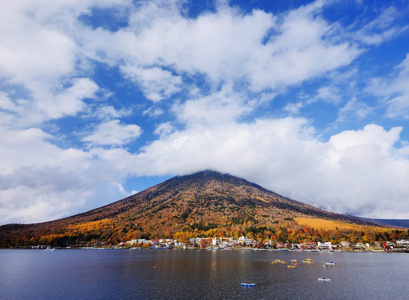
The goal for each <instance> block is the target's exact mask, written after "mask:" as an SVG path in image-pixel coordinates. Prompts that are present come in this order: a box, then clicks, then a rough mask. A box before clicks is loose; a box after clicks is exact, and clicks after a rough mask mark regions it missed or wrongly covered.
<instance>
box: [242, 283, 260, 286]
mask: <svg viewBox="0 0 409 300" xmlns="http://www.w3.org/2000/svg"><path fill="white" fill-rule="evenodd" d="M241 286H256V284H255V283H248V282H242V283H241Z"/></svg>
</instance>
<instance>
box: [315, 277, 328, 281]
mask: <svg viewBox="0 0 409 300" xmlns="http://www.w3.org/2000/svg"><path fill="white" fill-rule="evenodd" d="M318 281H331V279H329V278H324V277H318Z"/></svg>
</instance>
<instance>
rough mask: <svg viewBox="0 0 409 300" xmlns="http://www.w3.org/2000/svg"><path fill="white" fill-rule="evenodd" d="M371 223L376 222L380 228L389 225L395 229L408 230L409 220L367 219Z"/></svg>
mask: <svg viewBox="0 0 409 300" xmlns="http://www.w3.org/2000/svg"><path fill="white" fill-rule="evenodd" d="M368 220H370V221H371V222H374V223H375V222H377V223H379V224H380V225H382V226H385V225H389V226H394V227H397V228H407V229H409V220H405V219H368Z"/></svg>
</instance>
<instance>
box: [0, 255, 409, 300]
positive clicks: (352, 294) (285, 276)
mask: <svg viewBox="0 0 409 300" xmlns="http://www.w3.org/2000/svg"><path fill="white" fill-rule="evenodd" d="M276 258H278V259H281V260H286V261H290V260H291V259H297V261H298V262H299V266H298V267H297V268H291V269H289V268H288V267H287V265H281V264H271V262H272V261H273V260H274V259H276ZM305 258H311V259H312V260H313V263H312V264H305V263H302V262H301V261H302V260H303V259H305ZM326 261H334V262H336V266H335V267H331V268H329V269H326V268H323V265H324V263H325V262H326ZM322 276H325V277H326V278H331V281H330V282H318V280H317V277H322ZM408 280H409V255H408V254H404V253H395V254H392V253H316V252H301V253H299V252H297V253H296V252H261V251H206V250H196V251H194V250H56V251H54V252H50V251H42V250H0V299H409V285H408ZM244 281H249V282H254V283H256V286H255V287H249V288H246V287H242V286H241V285H240V283H241V282H244Z"/></svg>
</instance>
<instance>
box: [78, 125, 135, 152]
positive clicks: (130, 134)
mask: <svg viewBox="0 0 409 300" xmlns="http://www.w3.org/2000/svg"><path fill="white" fill-rule="evenodd" d="M140 135H141V128H140V127H139V126H137V125H134V124H129V125H124V124H120V121H119V120H111V121H108V122H104V123H101V124H99V125H98V127H97V128H96V130H95V131H94V132H93V133H92V134H90V135H88V136H85V137H84V138H82V140H83V141H84V142H88V143H91V144H92V145H96V146H103V145H113V146H121V145H124V144H127V143H129V142H130V141H132V140H133V139H135V138H137V137H139V136H140Z"/></svg>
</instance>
